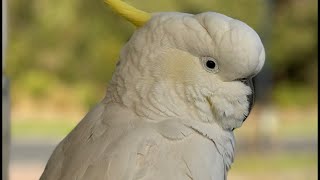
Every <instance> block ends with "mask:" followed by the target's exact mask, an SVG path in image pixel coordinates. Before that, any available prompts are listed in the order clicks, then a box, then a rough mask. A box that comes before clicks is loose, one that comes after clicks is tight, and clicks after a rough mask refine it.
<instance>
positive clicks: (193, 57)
mask: <svg viewBox="0 0 320 180" xmlns="http://www.w3.org/2000/svg"><path fill="white" fill-rule="evenodd" d="M106 3H107V4H108V5H110V6H111V7H112V8H113V9H114V10H115V11H116V12H118V13H119V14H120V15H121V16H123V17H125V18H126V19H127V20H129V21H130V22H132V23H133V24H134V25H136V26H137V27H138V28H137V29H136V31H135V32H134V34H133V35H132V37H131V38H130V40H129V41H128V42H127V43H126V45H125V46H124V48H123V49H122V51H121V54H120V57H119V61H118V63H117V66H116V70H115V72H114V74H113V77H112V80H111V81H110V83H109V86H108V88H107V93H106V96H105V98H104V99H103V100H102V101H101V102H100V103H99V104H98V105H96V106H95V107H94V108H93V109H92V110H91V111H90V112H89V113H88V114H87V115H86V116H85V117H84V118H83V119H82V121H81V122H80V123H79V124H78V125H77V126H76V127H75V128H74V129H73V130H72V132H71V133H70V134H69V135H68V136H67V137H66V138H64V139H63V141H62V142H60V144H59V145H58V146H57V148H56V149H55V150H54V152H53V154H52V156H51V157H50V159H49V161H48V163H47V165H46V168H45V170H44V172H43V174H42V176H41V178H40V179H41V180H137V179H139V180H189V179H193V180H224V179H226V176H227V171H228V170H229V168H230V165H231V163H232V162H233V155H234V145H235V140H234V134H233V130H234V129H235V128H239V127H240V126H241V125H242V123H243V121H244V120H245V119H246V118H247V116H248V114H249V112H250V110H251V107H252V103H253V92H254V91H253V86H252V81H251V78H252V77H253V76H255V75H256V74H257V73H258V72H259V71H260V70H261V68H262V66H263V64H264V61H265V52H264V47H263V45H262V43H261V40H260V38H259V36H258V35H257V33H256V32H255V31H254V30H253V29H252V28H250V27H249V26H248V25H246V24H245V23H243V22H241V21H238V20H236V19H232V18H230V17H227V16H225V15H222V14H219V13H215V12H205V13H200V14H196V15H193V14H187V13H177V12H166V13H154V14H148V13H146V12H143V11H140V10H138V9H135V8H134V7H132V6H129V5H128V4H125V3H124V2H122V1H119V0H106Z"/></svg>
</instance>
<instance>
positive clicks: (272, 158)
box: [228, 152, 318, 180]
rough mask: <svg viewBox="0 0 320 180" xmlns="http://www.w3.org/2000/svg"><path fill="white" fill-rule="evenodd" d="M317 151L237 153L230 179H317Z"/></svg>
mask: <svg viewBox="0 0 320 180" xmlns="http://www.w3.org/2000/svg"><path fill="white" fill-rule="evenodd" d="M317 165H318V163H317V153H316V152H315V153H306V152H300V153H288V152H284V153H270V154H263V153H254V154H239V155H237V154H236V157H235V162H234V163H233V165H232V166H231V170H230V171H229V174H228V179H230V180H256V179H259V180H270V179H272V180H283V179H290V180H315V179H317V176H318V171H317Z"/></svg>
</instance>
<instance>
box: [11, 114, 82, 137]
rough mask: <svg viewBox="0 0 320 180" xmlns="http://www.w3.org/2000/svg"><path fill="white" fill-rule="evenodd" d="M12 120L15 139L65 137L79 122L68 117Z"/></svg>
mask: <svg viewBox="0 0 320 180" xmlns="http://www.w3.org/2000/svg"><path fill="white" fill-rule="evenodd" d="M11 122H12V125H11V132H12V136H13V138H14V139H20V138H23V139H24V138H44V139H60V138H63V137H65V136H66V135H67V134H68V133H69V132H70V131H71V130H72V129H73V128H74V127H75V126H76V124H77V123H76V122H73V121H70V120H67V119H66V120H62V119H57V120H55V119H52V120H41V119H24V120H13V121H11Z"/></svg>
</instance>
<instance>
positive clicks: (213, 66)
mask: <svg viewBox="0 0 320 180" xmlns="http://www.w3.org/2000/svg"><path fill="white" fill-rule="evenodd" d="M200 59H201V64H202V66H203V67H204V69H205V70H206V71H208V72H211V73H217V72H218V71H219V68H218V64H217V61H216V60H215V59H213V58H212V57H201V58H200Z"/></svg>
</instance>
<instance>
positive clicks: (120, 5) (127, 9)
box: [104, 0, 151, 27]
mask: <svg viewBox="0 0 320 180" xmlns="http://www.w3.org/2000/svg"><path fill="white" fill-rule="evenodd" d="M104 2H105V3H107V4H108V5H109V6H110V7H111V8H112V9H113V10H114V11H115V12H116V13H118V14H119V15H120V16H122V17H124V18H125V19H127V20H128V21H129V22H131V23H132V24H134V25H135V26H137V27H141V26H143V25H144V24H145V23H146V22H147V21H148V20H149V19H150V18H151V14H149V13H147V12H144V11H141V10H139V9H136V8H135V7H133V6H130V5H129V4H127V3H125V2H122V1H120V0H104Z"/></svg>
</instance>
